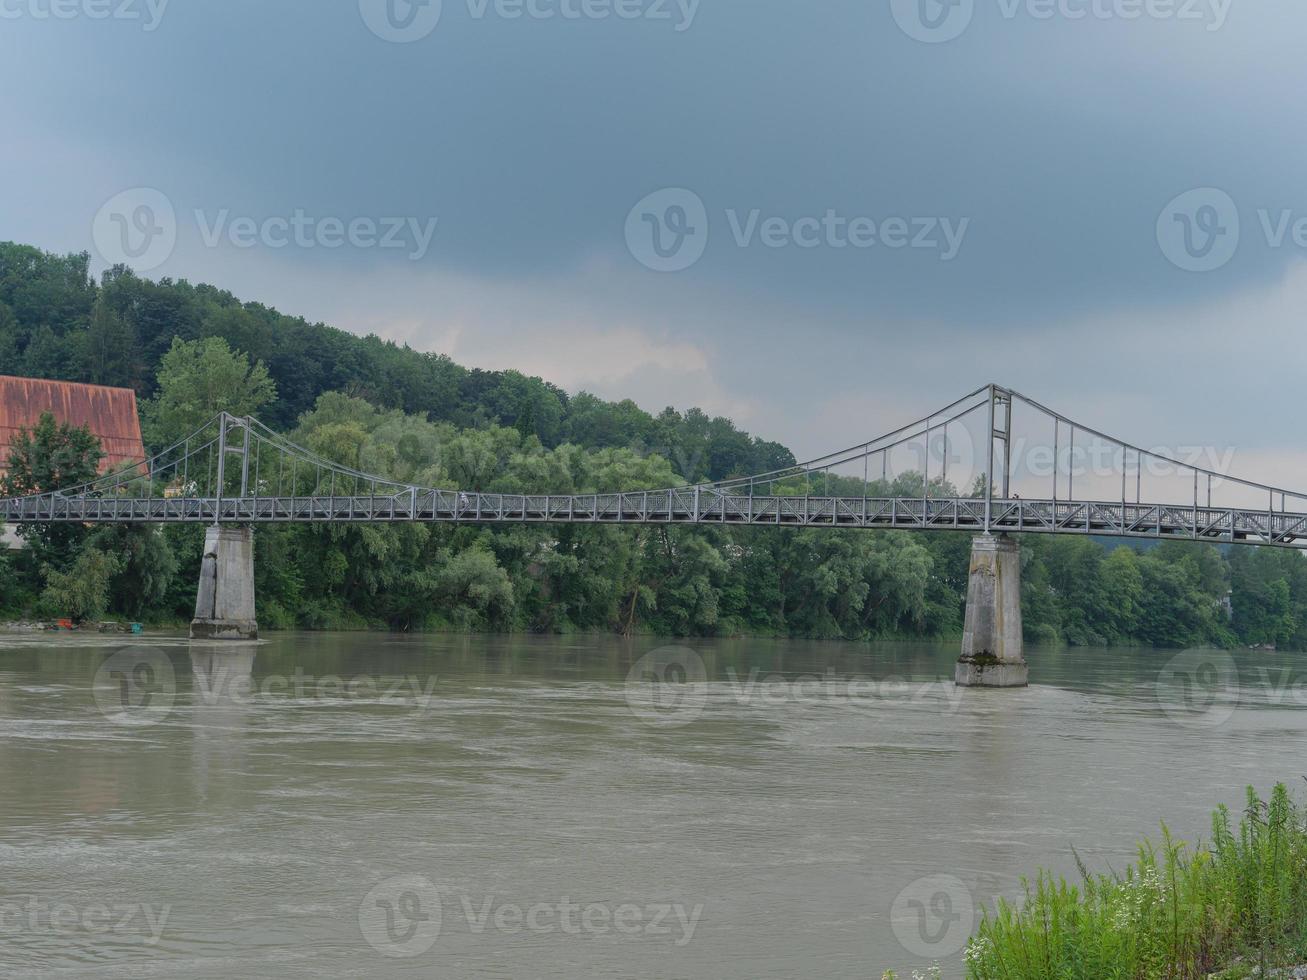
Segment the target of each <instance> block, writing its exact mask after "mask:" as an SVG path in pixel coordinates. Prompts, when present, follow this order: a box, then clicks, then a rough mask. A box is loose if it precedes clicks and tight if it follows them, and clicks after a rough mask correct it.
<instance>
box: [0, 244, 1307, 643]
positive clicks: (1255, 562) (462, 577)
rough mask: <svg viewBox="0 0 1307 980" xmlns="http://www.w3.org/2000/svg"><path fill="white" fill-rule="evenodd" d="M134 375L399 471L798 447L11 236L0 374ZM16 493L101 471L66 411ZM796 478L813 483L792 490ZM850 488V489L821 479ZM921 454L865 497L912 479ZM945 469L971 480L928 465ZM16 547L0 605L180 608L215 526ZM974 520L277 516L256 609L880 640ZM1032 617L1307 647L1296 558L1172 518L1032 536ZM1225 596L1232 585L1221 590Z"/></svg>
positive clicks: (670, 470)
mask: <svg viewBox="0 0 1307 980" xmlns="http://www.w3.org/2000/svg"><path fill="white" fill-rule="evenodd" d="M6 373H10V374H23V375H29V376H32V377H46V378H60V379H64V380H70V381H90V382H97V383H102V384H111V385H121V386H127V387H132V388H134V389H135V390H136V391H137V393H138V396H139V398H140V403H141V413H142V423H143V431H144V433H145V438H146V443H147V447H148V448H150V449H152V450H157V449H160V448H162V447H164V446H166V445H168V444H169V443H171V442H172V441H174V440H175V439H177V438H180V437H181V436H183V435H185V434H186V433H188V432H189V431H191V430H192V429H193V428H195V427H196V426H197V425H199V424H200V423H202V422H204V421H206V420H207V419H208V418H209V417H211V416H212V415H213V414H214V413H216V412H217V411H219V410H223V409H225V410H227V411H230V412H233V413H235V414H238V415H244V414H256V415H258V416H259V417H260V418H261V419H263V420H264V421H266V422H268V423H270V424H272V425H273V426H274V427H276V428H279V429H280V430H282V431H285V432H287V433H289V434H290V436H291V437H292V438H293V439H294V440H296V441H297V442H300V443H302V444H304V445H307V446H309V447H310V448H312V449H313V450H314V451H316V452H318V453H320V454H322V455H324V456H327V457H329V458H331V459H334V460H337V461H339V462H342V463H345V464H347V465H349V466H353V467H356V468H360V469H363V470H366V471H369V472H375V473H378V474H381V475H385V476H389V477H391V478H393V479H396V480H401V481H404V482H415V483H421V484H424V485H429V486H444V487H461V488H464V489H468V490H487V491H502V492H518V491H527V490H530V491H537V492H550V493H592V492H602V491H608V490H616V489H629V490H638V489H658V488H663V487H667V486H670V485H679V484H682V483H689V482H694V481H699V480H705V479H723V478H730V477H734V476H740V475H747V474H749V473H757V472H763V471H769V470H775V469H777V468H781V467H785V466H788V465H790V464H792V463H793V462H794V456H793V454H792V453H791V452H790V451H789V450H788V449H786V448H785V447H784V446H781V445H778V444H777V443H774V442H769V441H767V440H764V439H759V438H757V437H755V436H751V435H749V434H748V433H746V432H742V431H741V430H740V429H738V428H737V427H736V426H735V425H734V424H733V423H732V422H731V421H730V420H729V419H724V418H710V417H709V416H707V415H705V414H704V413H703V412H701V411H699V410H697V409H690V410H688V411H685V412H677V411H674V410H672V409H670V408H669V409H667V410H665V411H663V412H660V413H659V414H657V415H651V414H649V413H647V412H644V411H643V410H641V409H640V408H639V407H638V406H636V405H635V404H634V403H632V402H629V401H624V402H620V403H610V402H605V401H602V400H601V399H598V398H595V397H594V396H592V395H588V394H584V393H582V394H578V395H574V396H573V395H568V394H567V393H566V392H563V391H561V390H559V389H558V388H556V387H554V386H552V385H549V384H547V383H546V382H543V381H541V380H540V379H538V378H528V377H525V376H523V375H521V374H518V373H517V372H513V371H505V372H493V371H477V370H467V369H465V368H462V367H460V366H459V365H457V364H455V363H453V362H452V361H450V359H449V358H447V357H444V356H442V355H435V354H425V353H420V352H417V351H414V350H410V349H409V348H407V347H400V346H396V345H395V344H391V343H387V342H383V341H381V340H379V339H378V338H376V337H366V338H361V337H355V336H353V335H351V334H348V333H346V332H344V331H341V330H336V329H332V328H330V327H327V326H324V325H322V324H310V323H307V322H306V321H304V320H302V319H299V318H294V317H289V316H285V315H282V314H280V313H278V312H277V311H276V310H272V309H269V308H268V307H265V306H261V305H259V304H256V303H242V302H240V301H239V300H237V299H236V298H235V297H234V296H232V295H231V294H230V293H227V292H224V291H222V290H219V289H216V288H214V287H212V286H204V285H191V284H190V283H186V282H174V281H171V280H166V279H165V280H162V281H160V282H157V283H156V282H151V281H149V280H145V279H141V278H139V277H137V276H136V275H134V274H133V273H132V272H131V271H130V270H128V269H125V268H122V267H118V268H114V269H111V270H109V272H107V273H106V274H105V275H104V276H103V278H102V280H101V281H100V282H96V281H95V280H94V279H93V278H92V277H91V276H90V275H89V271H88V258H87V256H85V255H69V256H56V255H51V254H48V253H45V252H41V251H39V250H38V249H34V248H30V247H27V246H22V245H14V244H3V243H0V374H6ZM15 450H16V452H15V454H14V458H13V459H12V460H11V461H9V462H10V465H9V471H10V472H9V477H8V480H7V483H6V485H5V486H6V487H7V490H5V491H4V492H7V493H24V492H29V491H31V490H33V489H39V488H42V487H48V486H51V485H54V484H55V483H58V482H60V481H62V482H64V483H75V482H79V481H78V479H77V477H78V476H79V475H81V474H85V473H87V472H89V471H93V470H94V467H95V462H96V459H97V457H96V452H97V451H98V450H97V448H96V446H95V445H94V440H88V439H87V438H85V437H84V435H79V434H77V433H75V432H69V431H66V430H61V429H60V428H59V427H58V426H57V425H54V424H53V422H52V423H51V424H49V425H48V426H43V427H41V429H40V431H37V432H34V433H31V434H30V437H29V438H28V439H26V440H24V441H22V442H21V443H20V445H18V446H16V447H15ZM792 489H793V491H794V492H800V493H801V492H803V491H802V488H799V487H794V488H792ZM831 489H832V491H834V492H850V493H854V494H860V493H862V492H863V484H862V482H861V481H860V480H859V481H857V482H856V489H854V488H847V487H846V488H841V487H840V486H832V487H831ZM925 490H926V488H925V487H923V486H922V479H921V476H920V475H919V474H911V473H909V474H905V475H903V476H901V477H900V478H898V479H897V480H895V481H893V483H892V484H888V485H881V484H878V483H873V485H872V487H871V488H870V492H871V493H872V494H881V493H884V494H896V495H905V496H914V497H915V496H920V495H921V494H922V493H923V492H925ZM930 492H931V493H937V494H940V495H944V494H953V493H956V492H957V490H956V489H955V488H952V487H950V486H947V485H946V484H944V483H942V482H941V481H932V484H931V487H930ZM28 543H29V548H28V549H26V550H25V551H23V552H19V553H17V554H5V553H3V552H0V617H6V618H16V617H22V616H36V615H43V616H64V615H76V616H80V617H83V618H88V619H93V618H95V617H97V616H101V615H104V614H105V613H106V612H108V613H112V614H114V615H117V616H122V617H130V618H133V619H143V620H146V621H152V622H175V621H184V620H187V619H189V616H190V614H191V611H192V609H193V606H194V590H195V582H196V580H197V576H198V565H199V560H200V549H201V546H202V530H201V529H200V528H197V527H171V526H170V527H167V528H164V529H162V530H159V529H151V528H144V527H113V528H100V529H95V530H88V529H85V528H66V529H52V528H47V529H40V530H38V531H36V532H35V533H34V534H33V535H32V536H31V537H30V538H29V542H28ZM969 546H970V538H969V536H968V535H965V534H948V533H932V534H919V535H914V534H907V533H868V534H832V533H830V532H828V531H822V530H796V529H768V528H676V527H641V528H630V527H623V528H617V527H591V526H563V527H557V528H547V527H540V526H522V527H509V528H475V527H448V526H424V525H403V526H376V527H358V526H347V527H311V526H292V527H267V528H261V529H260V531H259V533H258V534H257V535H256V547H257V561H256V566H255V567H256V576H257V580H256V587H257V593H258V600H259V619H260V622H261V623H262V624H263V625H264V626H265V627H268V628H276V627H306V628H356V627H387V628H392V629H458V630H495V631H516V630H532V631H540V632H571V631H617V632H646V633H658V634H663V635H679V636H717V635H740V634H751V635H765V636H795V637H813V638H832V639H833V638H845V639H866V638H873V637H886V638H890V637H903V638H913V637H940V636H949V635H954V634H957V633H959V632H960V631H961V626H962V612H963V604H964V599H965V591H966V575H967V564H968V549H969ZM1023 553H1024V559H1023V561H1024V571H1023V596H1022V601H1023V606H1024V622H1025V628H1026V632H1027V635H1028V637H1029V638H1030V639H1031V640H1033V641H1038V642H1054V643H1057V642H1063V643H1069V644H1076V645H1102V644H1128V645H1144V646H1172V647H1184V646H1195V645H1200V644H1210V645H1218V646H1231V645H1234V644H1236V643H1243V644H1275V645H1278V646H1279V647H1281V648H1283V649H1304V648H1307V560H1305V559H1304V558H1303V556H1301V555H1299V554H1296V553H1293V552H1288V551H1278V550H1275V549H1251V548H1245V549H1235V550H1232V551H1230V552H1229V553H1228V554H1223V553H1222V552H1220V551H1219V550H1217V549H1215V548H1212V547H1209V546H1205V545H1190V544H1184V543H1175V542H1169V543H1166V544H1164V545H1161V546H1158V547H1155V548H1151V549H1146V550H1142V551H1137V550H1134V549H1132V548H1125V547H1120V548H1116V549H1115V550H1111V551H1109V550H1108V549H1107V548H1106V547H1104V546H1103V545H1102V544H1100V543H1098V542H1095V541H1093V540H1090V539H1082V538H1061V537H1059V538H1039V537H1028V538H1026V539H1025V540H1024V541H1023ZM1227 599H1228V607H1227Z"/></svg>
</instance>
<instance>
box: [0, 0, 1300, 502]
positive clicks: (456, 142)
mask: <svg viewBox="0 0 1307 980" xmlns="http://www.w3.org/2000/svg"><path fill="white" fill-rule="evenodd" d="M52 4H53V8H52V6H51V5H52ZM56 14H58V15H59V16H55V15H56ZM105 14H108V16H104V15H105ZM1305 42H1307V5H1304V4H1303V3H1302V2H1301V0H952V2H951V3H946V2H941V0H809V2H806V3H803V2H797V0H701V2H697V3H696V2H694V0H530V2H527V0H521V2H518V0H443V4H441V3H440V2H438V0H431V2H429V3H427V4H425V5H412V6H411V5H410V4H409V3H408V2H407V0H221V2H217V0H209V2H204V0H171V2H170V3H163V2H162V0H0V86H3V90H4V92H5V93H6V96H5V98H4V99H2V100H0V133H3V147H4V149H3V152H0V180H3V186H4V188H5V192H4V194H3V195H0V238H10V239H14V240H17V241H22V242H28V243H31V244H34V245H38V246H40V247H42V248H46V249H50V250H55V251H81V250H89V251H91V252H92V254H93V255H94V256H95V257H96V267H97V269H101V268H103V267H104V266H105V264H106V263H107V262H109V261H118V260H122V259H124V258H125V259H126V260H127V261H129V262H130V263H131V264H134V265H136V266H137V267H148V269H149V271H148V272H147V273H146V274H148V275H150V276H154V277H158V276H165V275H166V276H173V277H184V278H187V279H190V280H193V281H208V282H213V283H215V284H218V285H221V286H224V287H226V288H229V289H231V290H232V291H233V292H235V293H236V294H237V295H239V296H241V297H242V298H245V299H255V300H259V301H263V302H267V303H270V304H272V305H275V306H277V307H279V308H280V309H282V310H283V311H285V312H287V313H293V314H302V315H304V316H306V317H308V318H310V319H313V320H323V321H326V322H328V323H331V324H334V325H336V326H340V327H343V328H345V329H348V330H351V331H354V332H356V333H367V332H376V333H378V334H380V335H382V336H384V337H390V338H394V339H395V340H399V341H404V342H407V343H409V344H411V345H412V346H414V347H417V348H419V349H422V350H433V351H443V352H445V353H448V354H450V355H451V356H452V357H453V358H454V359H455V360H457V361H460V362H462V363H464V364H467V365H475V366H484V367H496V368H499V367H515V368H518V369H520V370H523V371H526V372H528V373H533V374H540V375H542V376H544V377H546V378H548V379H550V380H552V381H554V382H556V383H558V384H560V385H562V386H563V387H564V388H566V389H568V390H570V391H573V392H575V391H578V390H581V389H586V390H590V391H593V392H596V393H598V394H601V395H604V396H607V397H613V398H618V397H625V396H630V397H633V398H635V399H636V400H637V401H638V402H640V403H641V404H642V405H644V406H645V407H646V408H648V409H650V410H655V411H656V410H657V409H659V408H660V407H662V406H663V405H666V404H674V405H676V406H678V407H687V406H690V405H694V404H698V405H702V406H703V407H704V408H706V409H708V410H710V411H713V412H722V413H726V414H729V415H731V416H733V417H735V418H736V419H737V420H738V421H739V422H740V423H741V424H742V425H744V426H746V427H748V428H749V429H751V430H752V431H755V432H757V433H759V434H762V435H765V436H769V437H773V438H778V439H781V440H783V441H785V442H786V443H787V444H789V445H791V446H792V447H794V449H795V450H796V451H797V452H798V453H799V454H800V455H801V456H803V455H815V454H817V453H819V452H822V451H825V450H829V449H833V448H836V447H838V446H843V445H848V444H851V443H854V442H856V441H859V440H861V439H863V438H867V437H870V436H872V435H874V434H876V433H878V432H881V431H885V430H888V429H891V428H894V427H896V426H897V425H898V424H900V423H902V422H905V421H908V420H909V419H910V418H915V417H917V416H918V415H920V414H923V413H924V412H925V411H926V410H928V409H930V408H933V407H935V406H936V405H939V404H943V403H945V402H947V401H950V400H951V399H952V398H953V397H955V396H957V395H959V394H962V393H963V392H965V391H969V390H971V389H972V388H974V387H977V386H979V385H981V384H983V383H985V382H986V381H989V380H995V381H999V382H1001V383H1005V384H1009V385H1012V386H1014V387H1016V388H1018V389H1020V390H1022V391H1025V392H1027V393H1028V394H1030V395H1032V396H1034V397H1036V398H1038V399H1040V400H1041V401H1044V402H1046V403H1048V404H1050V405H1052V406H1054V407H1057V408H1060V409H1061V410H1063V411H1064V412H1066V413H1067V414H1069V415H1072V416H1075V417H1078V418H1080V419H1082V420H1083V421H1084V422H1085V423H1087V424H1091V425H1097V426H1098V427H1099V428H1102V429H1106V430H1107V431H1109V432H1113V433H1115V434H1119V435H1121V436H1122V437H1125V438H1128V439H1132V440H1133V441H1135V442H1138V443H1142V444H1144V445H1150V446H1152V445H1194V444H1210V445H1213V446H1217V447H1234V448H1236V449H1237V450H1238V453H1239V455H1238V457H1237V462H1236V468H1237V469H1238V470H1240V471H1242V475H1246V476H1249V477H1253V478H1263V479H1267V480H1270V481H1276V480H1280V481H1283V482H1288V483H1291V484H1295V485H1300V486H1307V452H1304V446H1303V443H1304V439H1303V435H1302V433H1303V426H1302V412H1301V406H1302V404H1303V388H1302V382H1303V363H1304V350H1305V348H1307V345H1305V344H1304V341H1303V320H1304V317H1303V314H1304V311H1307V262H1304V258H1307V221H1304V224H1303V225H1301V226H1298V227H1295V222H1298V221H1299V220H1301V219H1307V167H1304V163H1305V162H1307V127H1304V125H1303V123H1302V97H1303V92H1304V91H1307V84H1305V83H1307V59H1304V57H1303V49H1304V43H1305ZM1194 191H1196V192H1197V193H1190V192H1194ZM1177 199H1178V200H1177ZM433 222H434V225H433Z"/></svg>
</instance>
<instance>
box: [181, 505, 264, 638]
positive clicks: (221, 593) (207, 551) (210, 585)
mask: <svg viewBox="0 0 1307 980" xmlns="http://www.w3.org/2000/svg"><path fill="white" fill-rule="evenodd" d="M258 638H259V624H258V622H257V621H256V619H255V614H254V528H252V527H238V526H231V525H218V524H214V525H212V526H210V527H208V528H207V529H206V530H205V534H204V559H203V560H202V561H201V563H200V587H199V591H198V593H197V594H196V597H195V618H194V619H193V620H191V639H193V640H257V639H258Z"/></svg>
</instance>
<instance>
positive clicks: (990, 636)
mask: <svg viewBox="0 0 1307 980" xmlns="http://www.w3.org/2000/svg"><path fill="white" fill-rule="evenodd" d="M1000 413H1001V414H1000ZM988 415H989V422H988V428H989V438H988V439H987V441H986V442H987V445H988V448H989V461H988V463H987V464H986V472H987V473H993V472H994V470H995V469H996V468H998V467H1001V468H1002V477H1001V480H1002V482H1001V484H1000V489H1001V492H1002V495H1003V499H1004V501H1007V500H1008V499H1010V497H1011V490H1012V488H1011V477H1012V395H1011V393H1010V392H1008V391H1006V390H1005V389H1002V388H1000V387H999V386H998V385H994V384H991V385H990V386H989V409H988ZM999 444H1001V445H999ZM1000 450H1001V456H1000V455H999V452H998V451H1000ZM985 484H986V486H985V533H984V534H981V535H979V536H978V537H976V538H975V539H974V540H973V541H972V542H971V566H970V569H969V570H968V572H967V612H966V619H965V621H964V622H963V626H962V656H961V657H960V658H959V659H958V666H957V671H956V673H955V679H956V681H957V683H958V686H959V687H1026V686H1027V685H1028V684H1029V683H1030V668H1029V667H1028V666H1027V665H1026V657H1025V650H1024V645H1023V639H1022V635H1021V546H1020V545H1019V544H1018V543H1017V541H1016V539H1015V538H1012V537H1009V536H1008V535H1006V534H998V535H995V534H994V533H992V527H993V523H992V522H993V513H994V480H993V479H992V478H989V477H987V478H986V480H985Z"/></svg>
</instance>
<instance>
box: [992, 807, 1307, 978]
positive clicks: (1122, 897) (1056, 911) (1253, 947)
mask: <svg viewBox="0 0 1307 980" xmlns="http://www.w3.org/2000/svg"><path fill="white" fill-rule="evenodd" d="M1081 875H1082V880H1081V882H1080V884H1078V885H1077V884H1071V883H1069V882H1067V881H1066V880H1065V879H1062V878H1058V879H1054V878H1053V877H1052V876H1050V875H1048V874H1045V873H1041V874H1040V875H1039V877H1038V878H1037V880H1036V881H1035V882H1033V883H1030V884H1028V885H1027V893H1026V898H1025V901H1024V902H1023V903H1022V904H1021V906H1020V907H1017V906H1013V905H1010V904H1007V903H1005V902H1001V901H1000V903H999V905H998V907H997V909H995V910H994V911H992V912H990V913H988V914H987V915H986V917H985V918H984V920H983V921H982V922H981V925H980V929H979V931H978V932H977V934H976V936H975V937H974V938H973V939H972V941H971V944H970V946H969V947H968V950H967V975H968V977H970V978H972V980H1028V978H1037V977H1038V978H1043V977H1055V978H1059V980H1062V978H1065V980H1079V978H1084V980H1113V978H1119V980H1154V978H1156V980H1189V978H1205V977H1209V976H1216V977H1219V978H1221V980H1239V978H1244V977H1251V976H1266V975H1268V971H1270V975H1274V972H1273V971H1274V969H1275V968H1276V967H1283V966H1285V965H1287V964H1292V963H1302V962H1304V961H1307V818H1305V816H1304V812H1303V810H1302V808H1301V807H1299V806H1297V805H1296V804H1295V803H1293V801H1292V800H1291V799H1290V797H1289V793H1288V790H1287V789H1286V788H1285V787H1284V786H1283V785H1279V786H1276V787H1275V790H1274V791H1273V792H1272V794H1271V798H1270V800H1269V801H1263V800H1261V799H1259V798H1258V796H1257V794H1256V793H1255V792H1254V791H1253V790H1252V789H1251V788H1249V790H1248V803H1247V806H1246V808H1245V809H1244V812H1243V816H1242V818H1241V819H1240V820H1239V824H1238V827H1237V828H1235V827H1232V826H1231V814H1230V813H1229V811H1228V810H1227V809H1226V808H1225V807H1221V808H1220V809H1218V810H1217V811H1216V813H1215V814H1213V816H1212V839H1211V841H1210V842H1208V843H1205V844H1199V845H1196V846H1190V845H1188V844H1186V843H1184V842H1182V841H1177V840H1175V839H1174V838H1173V837H1172V836H1171V835H1170V833H1169V832H1168V831H1167V830H1166V828H1165V827H1163V829H1162V839H1161V842H1160V843H1158V844H1154V843H1151V842H1150V843H1145V844H1143V845H1141V846H1140V848H1139V858H1138V861H1137V863H1136V864H1134V865H1132V866H1131V867H1129V868H1127V869H1126V871H1125V872H1124V873H1123V874H1110V875H1101V874H1099V875H1092V874H1090V873H1089V872H1088V871H1087V870H1086V869H1085V868H1084V867H1083V866H1082V867H1081Z"/></svg>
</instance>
